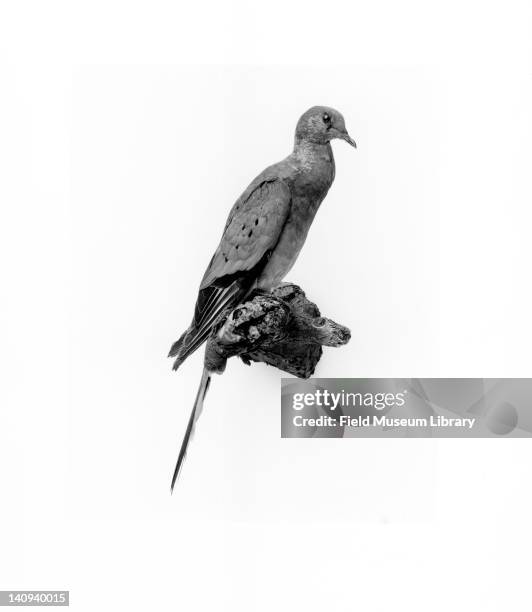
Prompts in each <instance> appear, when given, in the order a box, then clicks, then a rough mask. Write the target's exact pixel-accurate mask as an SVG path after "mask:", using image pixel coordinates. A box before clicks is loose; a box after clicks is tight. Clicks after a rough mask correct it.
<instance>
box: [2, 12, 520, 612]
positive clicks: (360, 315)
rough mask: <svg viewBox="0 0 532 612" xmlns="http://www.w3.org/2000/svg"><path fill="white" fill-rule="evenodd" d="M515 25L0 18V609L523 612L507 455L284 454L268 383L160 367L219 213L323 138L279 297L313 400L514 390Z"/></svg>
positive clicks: (478, 446) (193, 365)
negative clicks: (331, 122) (373, 390)
mask: <svg viewBox="0 0 532 612" xmlns="http://www.w3.org/2000/svg"><path fill="white" fill-rule="evenodd" d="M531 13H532V11H531V8H530V6H529V4H528V3H527V2H504V3H503V2H482V3H480V2H463V1H462V2H455V3H453V2H445V3H428V2H402V3H392V2H371V3H369V2H368V3H358V2H349V3H348V2H345V3H342V2H327V3H318V2H312V1H306V2H304V3H299V2H292V3H288V2H275V1H272V2H269V3H268V4H267V5H261V6H260V7H259V6H253V5H252V4H251V3H246V2H237V1H234V2H218V3H200V2H196V3H193V5H188V6H183V5H179V4H177V3H157V2H152V3H149V4H148V3H131V2H130V3H113V2H105V3H104V2H101V3H99V2H91V3H66V2H65V3H60V2H49V3H38V2H36V3H25V2H11V3H10V2H7V3H4V4H2V8H1V10H0V53H1V56H0V61H1V64H0V134H1V145H0V155H1V158H0V168H1V181H0V198H1V199H0V202H1V205H2V208H1V210H2V219H1V224H0V232H1V234H0V249H1V254H2V261H3V264H4V265H3V282H2V284H1V289H0V291H1V295H0V298H1V301H0V304H1V309H2V321H3V323H5V329H4V332H3V334H2V349H3V350H2V352H1V355H2V357H1V359H2V362H1V364H0V366H1V368H2V373H3V377H2V379H3V381H4V384H3V385H2V386H1V387H0V401H1V424H0V425H1V430H0V431H1V438H0V442H1V444H0V462H1V466H2V467H1V471H0V478H1V482H0V491H1V493H0V502H1V503H0V517H1V521H0V544H1V546H0V551H1V552H0V589H16V588H20V589H70V591H71V601H72V604H71V605H72V608H73V609H75V610H96V609H98V610H113V611H114V610H126V609H127V610H146V609H154V610H181V609H183V610H187V611H196V610H226V609H227V610H238V611H240V610H242V611H248V610H261V611H262V610H264V611H266V610H272V609H280V610H285V609H294V610H299V609H304V610H307V611H313V610H322V609H326V610H330V611H337V610H338V611H344V610H350V609H362V610H364V611H369V612H373V611H375V612H377V611H379V612H381V611H384V610H390V609H394V610H395V609H399V610H403V609H404V610H409V611H422V610H423V611H425V610H426V609H431V610H435V611H440V610H441V611H444V610H445V611H447V610H449V609H453V610H459V611H462V610H463V611H466V610H467V611H477V610H478V611H481V610H482V612H485V611H489V612H491V611H499V610H512V611H521V610H528V609H529V598H528V588H527V581H528V572H529V570H528V567H527V558H526V556H524V554H523V551H527V550H529V549H530V544H531V543H532V539H531V535H530V528H529V522H530V519H529V516H530V512H531V509H532V508H531V506H532V504H531V496H530V493H529V485H528V481H529V466H530V461H531V459H532V451H531V449H530V443H529V442H528V441H527V440H512V441H510V440H500V441H498V440H456V441H453V440H439V441H431V440H409V441H406V440H405V441H401V440H393V441H392V440H354V439H350V440H320V441H318V440H281V439H280V438H279V428H280V418H279V417H280V414H279V408H280V406H279V397H280V390H279V377H280V374H279V372H277V371H275V370H273V369H268V368H266V367H264V366H253V367H252V368H246V367H245V366H244V365H243V364H240V363H236V362H235V363H230V364H229V366H228V369H227V372H226V374H225V375H224V376H223V377H216V378H215V379H214V380H213V384H212V386H211V391H210V392H209V395H208V397H207V400H206V408H205V412H204V414H203V416H202V419H201V421H200V423H199V426H198V429H197V434H196V436H195V438H194V441H193V443H192V445H191V448H190V452H189V456H188V458H187V462H186V464H185V466H184V470H183V474H182V478H181V479H180V481H179V483H178V487H177V490H176V493H175V494H174V496H173V497H170V495H169V479H170V476H171V472H172V468H173V463H174V461H175V457H176V453H177V450H178V445H179V443H180V437H181V435H182V432H183V431H184V428H185V425H186V420H187V418H188V412H189V410H190V408H191V405H192V401H193V396H194V393H195V387H196V385H197V383H198V381H199V376H200V369H201V354H200V352H198V354H196V355H194V356H193V357H192V358H191V359H190V360H189V361H187V362H186V363H185V365H184V366H183V367H182V369H181V370H180V371H179V372H178V373H177V374H172V373H171V371H170V362H169V361H167V360H166V359H165V354H166V352H167V350H168V348H169V345H170V344H171V343H172V342H173V341H174V340H175V339H176V338H177V336H178V335H179V334H180V333H181V331H182V330H183V329H184V328H185V327H186V326H187V324H188V323H189V320H190V318H191V316H192V309H193V305H194V300H195V291H196V289H197V285H198V283H199V280H200V278H201V275H202V274H203V270H204V267H205V266H206V264H207V262H208V261H209V258H210V256H211V254H212V251H213V250H214V248H215V247H216V244H217V240H218V239H219V236H220V232H221V229H222V227H223V223H224V220H225V217H226V215H227V212H228V210H229V208H230V206H231V205H232V203H233V201H234V200H235V199H236V197H237V196H238V195H239V194H240V192H241V191H242V190H243V189H244V188H245V187H246V185H247V184H248V182H249V181H250V180H251V179H252V178H253V177H254V176H255V175H256V174H257V173H258V172H260V171H261V170H262V169H263V167H265V166H266V165H268V164H270V163H273V162H275V161H277V160H279V159H281V158H282V157H284V156H285V155H287V154H288V153H289V152H290V148H291V146H292V138H293V130H294V127H295V123H296V121H297V118H298V117H299V115H300V114H301V113H302V112H303V111H304V110H305V109H306V108H307V107H308V106H311V105H313V104H327V105H331V106H334V107H336V108H338V109H339V110H340V111H341V112H342V113H343V114H344V116H345V118H346V122H347V126H348V128H349V131H350V133H351V135H352V136H353V137H354V138H355V139H356V140H357V142H358V144H359V148H358V150H357V151H354V150H352V149H351V148H349V147H348V146H347V145H345V143H341V142H339V143H335V145H334V151H335V156H336V163H337V178H336V181H335V184H334V185H333V187H332V189H331V191H330V193H329V195H328V197H327V199H326V200H325V202H324V204H323V207H322V209H321V210H320V212H319V213H318V216H317V219H316V224H315V226H314V227H313V228H312V230H311V233H310V235H309V239H308V241H307V244H306V246H305V249H304V250H303V252H302V254H301V257H300V259H299V261H298V263H297V265H296V266H295V267H294V269H293V271H292V272H291V274H290V276H289V280H293V281H296V282H298V283H300V284H301V285H302V286H303V287H304V288H305V289H306V291H307V294H308V296H309V297H310V298H311V299H315V300H316V302H317V303H318V304H319V305H320V307H321V308H322V310H323V312H324V314H326V315H328V316H331V317H333V318H335V319H336V320H338V321H341V322H342V323H344V324H346V325H348V326H349V327H350V328H351V330H352V334H353V337H352V340H351V343H350V344H349V345H348V346H346V347H344V348H342V349H336V350H327V351H326V352H325V355H324V358H323V360H322V363H320V366H319V370H318V372H317V374H318V375H320V376H379V377H384V376H396V377H398V376H406V377H410V376H485V377H488V376H530V374H531V372H530V346H531V341H532V329H531V325H530V315H529V313H530V310H531V308H532V292H531V289H530V280H529V277H530V263H531V256H532V247H531V244H530V227H531V222H532V216H531V214H530V209H529V207H530V204H531V202H532V198H531V196H532V187H531V181H530V167H531V163H532V145H531V137H532V123H531V113H530V109H531V108H532V80H531V76H532V66H531V59H532V43H531V40H532V38H531V18H532V14H531Z"/></svg>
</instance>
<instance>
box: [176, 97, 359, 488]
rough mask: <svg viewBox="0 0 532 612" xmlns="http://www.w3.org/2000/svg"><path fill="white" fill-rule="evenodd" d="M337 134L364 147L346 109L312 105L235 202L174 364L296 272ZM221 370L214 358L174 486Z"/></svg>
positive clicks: (331, 170) (327, 180) (326, 183)
mask: <svg viewBox="0 0 532 612" xmlns="http://www.w3.org/2000/svg"><path fill="white" fill-rule="evenodd" d="M336 138H339V139H341V140H345V141H346V142H347V143H349V144H350V145H352V146H353V147H356V144H355V141H354V140H353V139H352V138H351V137H350V136H349V134H348V133H347V130H346V127H345V122H344V118H343V117H342V115H341V114H340V113H339V112H338V111H336V110H334V109H333V108H328V107H325V106H314V107H312V108H310V109H309V110H308V111H306V112H305V113H304V114H303V115H302V116H301V118H300V119H299V121H298V122H297V126H296V133H295V143H294V149H293V151H292V153H290V155H288V157H286V158H285V159H284V160H282V161H280V162H278V163H276V164H274V165H273V166H269V167H268V168H266V169H265V170H264V171H263V172H262V173H261V174H259V175H258V176H257V178H255V179H254V180H253V181H252V183H251V184H250V185H249V187H248V188H247V189H246V190H245V191H244V193H243V194H242V195H241V196H240V198H238V200H237V201H236V202H235V204H234V206H233V208H232V209H231V211H230V213H229V217H228V219H227V222H226V224H225V228H224V231H223V234H222V238H221V240H220V244H219V245H218V248H217V249H216V251H215V253H214V255H213V257H212V259H211V261H210V263H209V265H208V267H207V270H206V271H205V274H204V275H203V279H202V281H201V284H200V287H199V293H198V298H197V301H196V307H195V310H194V317H193V319H192V323H191V324H190V326H189V328H188V329H187V330H186V331H185V332H184V333H183V334H182V336H181V337H180V338H179V340H177V341H176V342H175V343H174V344H173V346H172V348H171V349H170V353H169V357H174V358H175V361H174V365H173V368H174V370H177V369H178V368H179V366H180V365H181V364H182V363H183V361H184V360H185V359H186V358H187V357H188V356H189V355H191V354H192V353H193V352H194V351H195V350H196V349H198V348H199V347H200V346H201V345H202V344H203V343H204V342H205V341H206V340H207V339H208V338H209V337H210V336H211V335H212V334H213V332H214V331H216V332H218V330H219V328H220V319H221V318H222V317H223V316H224V314H225V315H227V313H228V312H230V311H231V310H232V309H234V308H235V307H236V306H237V305H238V304H240V303H241V302H242V301H243V300H246V298H248V297H250V295H251V294H252V293H259V294H269V293H270V292H271V291H272V289H274V288H276V287H277V286H278V285H279V284H280V283H281V281H282V280H283V279H284V277H285V276H286V274H287V273H288V272H289V271H290V269H291V268H292V266H293V265H294V263H295V261H296V259H297V257H298V255H299V252H300V251H301V248H302V247H303V244H304V243H305V239H306V237H307V234H308V231H309V228H310V226H311V224H312V221H313V220H314V216H315V215H316V212H317V210H318V208H319V206H320V204H321V203H322V201H323V199H324V198H325V196H326V195H327V192H328V191H329V188H330V186H331V185H332V183H333V180H334V175H335V165H334V157H333V152H332V147H331V141H332V140H334V139H336ZM320 354H321V353H320ZM214 371H216V370H215V369H212V368H211V369H210V367H209V363H208V361H206V365H205V366H204V369H203V373H202V376H201V382H200V386H199V389H198V393H197V396H196V400H195V402H194V406H193V408H192V413H191V415H190V419H189V422H188V426H187V429H186V432H185V436H184V439H183V443H182V445H181V450H180V452H179V457H178V460H177V464H176V467H175V470H174V474H173V477H172V484H171V489H172V490H173V488H174V485H175V481H176V479H177V476H178V474H179V471H180V469H181V466H182V463H183V459H184V458H185V455H186V451H187V447H188V443H189V441H190V438H191V435H192V433H193V430H194V425H195V423H196V421H197V419H198V417H199V415H200V413H201V410H202V408H203V401H204V398H205V394H206V392H207V389H208V387H209V383H210V379H211V374H212V373H213V372H214ZM218 371H219V370H218Z"/></svg>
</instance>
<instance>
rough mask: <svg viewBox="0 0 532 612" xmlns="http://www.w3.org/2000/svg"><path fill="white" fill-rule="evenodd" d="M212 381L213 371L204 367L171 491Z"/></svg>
mask: <svg viewBox="0 0 532 612" xmlns="http://www.w3.org/2000/svg"><path fill="white" fill-rule="evenodd" d="M210 382H211V373H210V372H209V370H207V368H203V374H202V375H201V381H200V385H199V389H198V394H197V395H196V401H195V402H194V407H193V408H192V412H191V413H190V419H189V420H188V425H187V430H186V431H185V437H184V438H183V442H182V443H181V450H180V451H179V457H178V458H177V463H176V466H175V470H174V475H173V476H172V484H171V486H170V491H171V492H173V491H174V485H175V482H176V480H177V477H178V476H179V471H180V470H181V465H182V463H183V460H184V459H185V456H186V454H187V447H188V443H189V442H190V439H191V438H192V434H193V433H194V425H195V424H196V421H197V420H198V419H199V416H200V414H201V411H202V410H203V400H204V399H205V395H206V394H207V389H208V388H209V383H210Z"/></svg>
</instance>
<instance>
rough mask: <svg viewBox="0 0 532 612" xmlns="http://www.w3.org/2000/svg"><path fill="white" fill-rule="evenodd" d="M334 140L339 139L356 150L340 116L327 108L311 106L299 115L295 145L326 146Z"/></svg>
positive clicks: (335, 111) (354, 143)
mask: <svg viewBox="0 0 532 612" xmlns="http://www.w3.org/2000/svg"><path fill="white" fill-rule="evenodd" d="M334 138H341V139H342V140H345V141H346V142H348V143H349V144H350V145H351V146H352V147H355V148H356V146H357V145H356V142H355V141H354V140H353V139H352V138H351V136H349V134H348V133H347V130H346V127H345V121H344V118H343V117H342V114H341V113H339V112H338V111H337V110H334V108H329V107H327V106H313V107H312V108H309V109H308V111H307V112H306V113H303V115H301V117H300V119H299V121H298V122H297V127H296V143H297V142H301V141H307V142H312V143H315V144H327V143H328V142H330V141H331V140H333V139H334Z"/></svg>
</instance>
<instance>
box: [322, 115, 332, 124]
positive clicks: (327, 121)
mask: <svg viewBox="0 0 532 612" xmlns="http://www.w3.org/2000/svg"><path fill="white" fill-rule="evenodd" d="M321 118H322V119H323V123H330V122H331V116H330V115H329V113H323V115H322V116H321Z"/></svg>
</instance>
